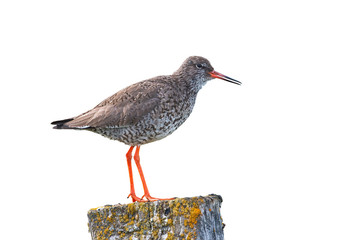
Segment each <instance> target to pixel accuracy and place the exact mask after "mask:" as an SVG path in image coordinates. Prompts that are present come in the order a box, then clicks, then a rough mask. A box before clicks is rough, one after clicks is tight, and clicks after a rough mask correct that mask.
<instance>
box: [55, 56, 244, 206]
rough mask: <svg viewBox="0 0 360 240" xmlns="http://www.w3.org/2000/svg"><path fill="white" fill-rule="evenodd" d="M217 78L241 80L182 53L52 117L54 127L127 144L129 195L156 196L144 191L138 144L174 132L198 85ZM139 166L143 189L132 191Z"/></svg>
mask: <svg viewBox="0 0 360 240" xmlns="http://www.w3.org/2000/svg"><path fill="white" fill-rule="evenodd" d="M213 78H219V79H222V80H225V81H228V82H231V83H235V84H238V85H240V84H241V82H239V81H237V80H235V79H232V78H230V77H227V76H225V75H223V74H221V73H218V72H216V71H214V68H213V67H212V66H211V64H210V62H209V61H208V60H207V59H205V58H203V57H198V56H192V57H189V58H187V59H186V60H185V61H184V63H183V64H182V65H181V66H180V68H179V69H178V70H177V71H176V72H174V73H173V74H172V75H168V76H158V77H154V78H151V79H148V80H144V81H141V82H138V83H135V84H133V85H130V86H128V87H126V88H124V89H122V90H120V91H119V92H117V93H115V94H114V95H112V96H110V97H109V98H107V99H105V100H104V101H102V102H101V103H99V104H98V105H97V106H96V107H94V108H93V109H91V110H89V111H87V112H85V113H83V114H81V115H79V116H77V117H73V118H69V119H65V120H60V121H54V122H52V123H51V124H54V125H56V126H55V127H54V128H55V129H77V130H89V131H92V132H95V133H98V134H101V135H102V136H104V137H107V138H110V139H113V140H118V141H120V142H123V143H125V144H127V145H130V149H129V151H128V152H127V153H126V159H127V165H128V170H129V177H130V194H129V197H130V196H131V198H132V201H133V202H135V201H139V202H142V201H156V200H169V199H172V198H164V199H160V198H155V197H152V196H151V195H150V193H149V190H148V187H147V184H146V181H145V177H144V174H143V171H142V168H141V165H140V155H139V151H140V146H141V145H144V144H146V143H150V142H154V141H157V140H160V139H162V138H164V137H166V136H168V135H170V134H171V133H173V132H174V131H175V130H176V129H177V128H178V127H179V126H180V125H181V124H183V123H184V122H185V120H186V119H187V118H188V117H189V115H190V113H191V111H192V110H193V107H194V104H195V100H196V96H197V94H198V92H199V90H200V89H201V88H202V86H204V85H205V84H206V83H207V82H208V81H209V80H211V79H213ZM134 147H136V149H135V154H134V161H135V164H136V166H137V168H138V171H139V174H140V178H141V182H142V185H143V188H144V195H143V196H142V197H141V198H140V197H137V196H136V194H135V188H134V180H133V174H132V168H131V159H132V152H133V149H134Z"/></svg>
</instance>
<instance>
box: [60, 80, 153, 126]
mask: <svg viewBox="0 0 360 240" xmlns="http://www.w3.org/2000/svg"><path fill="white" fill-rule="evenodd" d="M159 103H160V98H159V96H158V89H157V88H156V86H154V85H153V84H151V83H149V82H147V81H144V82H140V83H137V84H134V85H131V86H129V87H127V88H125V89H123V90H120V91H119V92H117V93H115V94H114V95H112V96H111V97H109V98H107V99H105V100H104V101H102V102H101V103H100V104H98V105H97V106H96V107H95V108H93V109H92V110H90V111H88V112H85V113H83V114H81V115H79V116H77V117H75V118H74V119H73V120H72V121H70V122H67V123H66V125H67V127H69V128H80V129H81V128H84V129H86V128H94V127H123V126H129V125H133V124H136V123H137V122H138V121H139V120H141V119H142V118H144V117H145V116H146V115H147V114H149V113H150V112H151V111H152V110H154V108H155V107H156V106H158V105H159Z"/></svg>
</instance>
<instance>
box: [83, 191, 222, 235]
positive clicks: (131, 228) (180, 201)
mask: <svg viewBox="0 0 360 240" xmlns="http://www.w3.org/2000/svg"><path fill="white" fill-rule="evenodd" d="M221 202H222V198H221V196H218V195H213V194H212V195H208V196H205V197H192V198H177V199H174V200H168V201H156V202H136V203H130V204H124V205H121V204H117V205H106V206H104V207H99V208H93V209H90V210H89V212H88V218H89V232H90V233H91V238H92V240H106V239H107V240H119V239H129V240H130V239H131V240H142V239H163V240H175V239H186V240H188V239H201V240H212V239H214V240H215V239H219V240H220V239H221V240H222V239H224V233H223V223H222V218H221V216H220V207H221Z"/></svg>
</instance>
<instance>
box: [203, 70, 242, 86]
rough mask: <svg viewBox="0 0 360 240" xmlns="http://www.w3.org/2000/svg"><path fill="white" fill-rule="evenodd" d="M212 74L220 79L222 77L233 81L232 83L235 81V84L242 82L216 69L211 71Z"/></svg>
mask: <svg viewBox="0 0 360 240" xmlns="http://www.w3.org/2000/svg"><path fill="white" fill-rule="evenodd" d="M210 76H211V77H213V78H219V79H222V80H225V81H228V82H231V83H235V84H238V85H241V82H240V81H238V80H235V79H233V78H231V77H228V76H225V75H224V74H221V73H218V72H216V71H211V72H210Z"/></svg>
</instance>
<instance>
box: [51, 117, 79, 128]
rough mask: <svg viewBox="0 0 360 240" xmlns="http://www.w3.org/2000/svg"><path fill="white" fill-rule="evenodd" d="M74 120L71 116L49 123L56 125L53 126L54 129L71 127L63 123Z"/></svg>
mask: <svg viewBox="0 0 360 240" xmlns="http://www.w3.org/2000/svg"><path fill="white" fill-rule="evenodd" d="M72 120H74V119H73V118H68V119H64V120H59V121H54V122H52V123H51V124H52V125H56V126H54V129H71V127H69V126H67V125H66V124H65V123H67V122H70V121H72Z"/></svg>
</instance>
